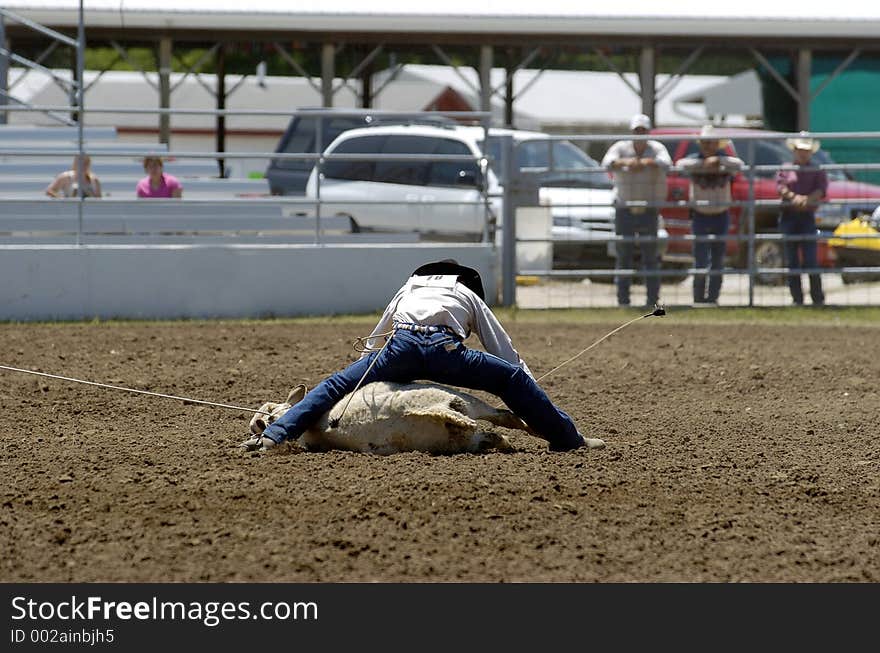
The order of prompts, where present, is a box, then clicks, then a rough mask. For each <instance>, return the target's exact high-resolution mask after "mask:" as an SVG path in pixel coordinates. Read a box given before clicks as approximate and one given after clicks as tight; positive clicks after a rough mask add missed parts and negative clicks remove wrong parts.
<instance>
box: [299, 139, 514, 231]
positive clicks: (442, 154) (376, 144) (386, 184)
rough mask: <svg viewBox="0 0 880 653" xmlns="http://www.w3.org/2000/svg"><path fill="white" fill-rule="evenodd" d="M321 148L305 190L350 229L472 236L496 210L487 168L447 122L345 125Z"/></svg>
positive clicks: (494, 185) (487, 226) (495, 189)
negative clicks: (320, 160) (444, 124)
mask: <svg viewBox="0 0 880 653" xmlns="http://www.w3.org/2000/svg"><path fill="white" fill-rule="evenodd" d="M324 156H325V159H326V160H325V161H324V163H323V165H322V168H321V175H320V179H319V177H318V167H317V166H316V167H315V168H314V169H313V170H312V172H311V175H310V176H309V180H308V182H307V184H306V197H307V198H309V199H313V200H317V199H319V198H320V201H321V206H322V209H321V211H322V215H332V216H337V217H339V216H344V217H347V218H348V219H349V220H350V222H351V226H352V230H353V231H381V232H396V233H400V232H418V233H419V234H421V235H422V236H423V237H425V238H428V239H441V240H442V239H452V238H454V239H456V240H473V241H477V240H480V239H482V238H483V237H484V236H485V235H487V234H489V233H490V232H491V231H490V230H491V229H492V226H493V225H494V224H495V223H496V221H497V219H498V216H499V215H500V206H499V202H500V188H499V185H498V180H497V178H496V176H495V173H494V172H492V171H491V170H490V169H489V168H488V166H487V165H486V163H485V158H484V156H483V153H482V152H481V151H480V148H479V147H478V146H477V144H476V142H475V140H474V139H473V138H472V137H471V136H470V135H469V134H466V133H462V132H460V131H459V130H458V129H456V128H454V127H433V126H424V125H388V126H377V127H365V128H361V129H350V130H348V131H346V132H344V133H342V134H340V135H339V136H338V137H337V138H336V139H335V140H334V141H333V142H332V143H331V144H330V145H329V146H328V147H327V149H326V150H325V151H324ZM395 156H398V157H400V158H399V159H395V158H394V157H395Z"/></svg>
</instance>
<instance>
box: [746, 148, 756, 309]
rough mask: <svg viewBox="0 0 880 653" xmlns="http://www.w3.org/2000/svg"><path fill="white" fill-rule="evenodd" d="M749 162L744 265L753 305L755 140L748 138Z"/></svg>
mask: <svg viewBox="0 0 880 653" xmlns="http://www.w3.org/2000/svg"><path fill="white" fill-rule="evenodd" d="M746 149H747V151H748V161H750V162H751V163H749V174H748V180H749V202H748V204H747V205H746V220H747V224H748V230H747V236H748V241H746V247H747V248H748V250H747V256H746V265H747V267H748V270H749V306H750V307H752V306H754V305H755V282H756V280H757V276H756V275H757V270H756V265H755V235H756V234H755V141H754V140H749V141H748V147H747V148H746Z"/></svg>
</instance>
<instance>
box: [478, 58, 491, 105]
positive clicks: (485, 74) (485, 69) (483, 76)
mask: <svg viewBox="0 0 880 653" xmlns="http://www.w3.org/2000/svg"><path fill="white" fill-rule="evenodd" d="M492 54H493V52H492V46H491V45H481V46H480V111H491V110H492Z"/></svg>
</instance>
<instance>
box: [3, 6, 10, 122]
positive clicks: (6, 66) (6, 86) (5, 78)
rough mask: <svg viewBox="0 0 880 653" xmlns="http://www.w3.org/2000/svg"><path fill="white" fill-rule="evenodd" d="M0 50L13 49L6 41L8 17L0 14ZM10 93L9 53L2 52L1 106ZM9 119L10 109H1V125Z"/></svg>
mask: <svg viewBox="0 0 880 653" xmlns="http://www.w3.org/2000/svg"><path fill="white" fill-rule="evenodd" d="M0 50H8V51H11V50H12V48H11V47H10V46H9V43H7V41H6V17H5V16H3V14H0ZM8 93H9V55H7V54H0V107H3V106H6V97H7V95H8ZM8 120H9V112H8V111H0V125H5V124H6V123H7V122H8Z"/></svg>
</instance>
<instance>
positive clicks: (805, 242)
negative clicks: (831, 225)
mask: <svg viewBox="0 0 880 653" xmlns="http://www.w3.org/2000/svg"><path fill="white" fill-rule="evenodd" d="M779 231H781V232H782V233H783V234H784V235H785V236H786V240H785V241H784V242H783V250H784V253H785V266H786V267H787V268H790V269H792V270H796V272H792V273H790V274H789V275H788V289H789V290H790V291H791V298H792V300H794V303H795V304H797V305H799V306H800V305H801V304H803V303H804V289H803V287H802V286H801V272H800V270H801V269H803V268H817V267H819V255H818V249H819V246H818V244H817V243H816V240H815V236H816V235H817V234H818V233H819V232H818V230H817V229H816V218H815V216H814V214H813V212H812V211H783V212H782V213H780V214H779ZM799 236H800V237H803V236H810V237H811V238H810V239H800V238H798V237H799ZM809 277H810V299H812V300H813V304H814V305H816V306H821V305H822V304H824V303H825V294H824V293H823V292H822V275H820V274H810V275H809Z"/></svg>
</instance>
